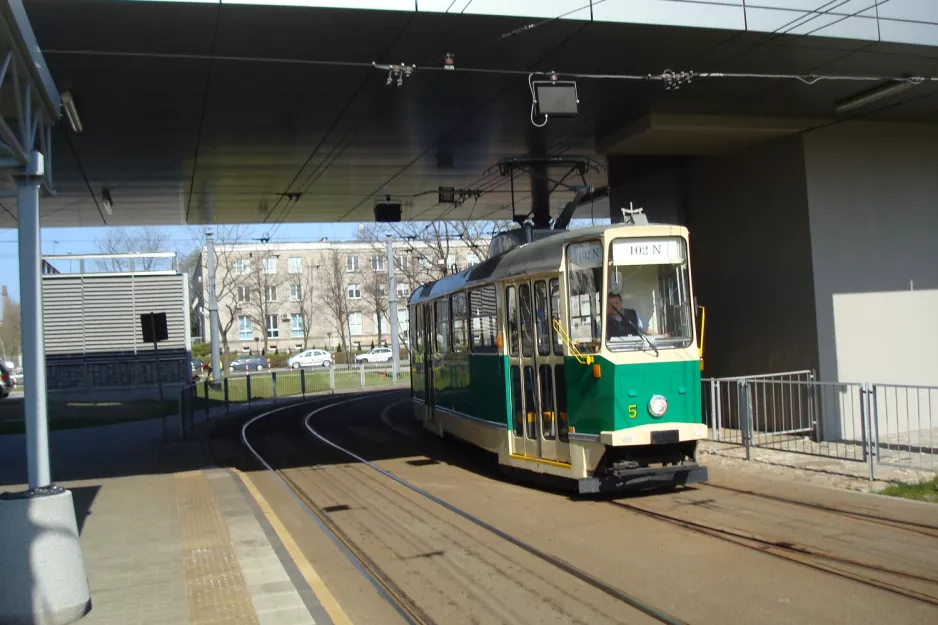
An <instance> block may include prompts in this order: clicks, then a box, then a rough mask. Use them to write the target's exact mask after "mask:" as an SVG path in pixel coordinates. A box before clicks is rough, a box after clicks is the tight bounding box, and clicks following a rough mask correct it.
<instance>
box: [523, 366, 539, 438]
mask: <svg viewBox="0 0 938 625" xmlns="http://www.w3.org/2000/svg"><path fill="white" fill-rule="evenodd" d="M536 388H537V387H536V386H535V385H534V367H525V368H524V412H525V416H526V417H527V424H528V429H527V436H528V438H529V439H531V440H534V439H535V438H537V400H536V399H535V397H534V394H535V393H536V392H537V391H536V390H535V389H536Z"/></svg>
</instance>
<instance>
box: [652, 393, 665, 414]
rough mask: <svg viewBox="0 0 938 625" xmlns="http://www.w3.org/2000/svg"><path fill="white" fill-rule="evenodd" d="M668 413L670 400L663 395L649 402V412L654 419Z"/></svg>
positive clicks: (654, 396) (653, 397)
mask: <svg viewBox="0 0 938 625" xmlns="http://www.w3.org/2000/svg"><path fill="white" fill-rule="evenodd" d="M667 411H668V400H667V399H665V398H664V396H663V395H653V396H652V398H651V399H650V400H649V401H648V412H650V413H651V416H653V417H663V416H664V413H666V412H667Z"/></svg>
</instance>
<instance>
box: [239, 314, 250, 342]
mask: <svg viewBox="0 0 938 625" xmlns="http://www.w3.org/2000/svg"><path fill="white" fill-rule="evenodd" d="M253 337H254V326H253V324H252V323H251V318H250V317H246V316H244V315H239V316H238V340H241V341H250V340H251V339H252V338H253Z"/></svg>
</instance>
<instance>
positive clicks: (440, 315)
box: [436, 298, 449, 354]
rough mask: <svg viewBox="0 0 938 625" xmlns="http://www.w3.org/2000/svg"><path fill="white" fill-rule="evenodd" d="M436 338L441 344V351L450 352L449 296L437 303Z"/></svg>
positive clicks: (442, 352) (443, 352)
mask: <svg viewBox="0 0 938 625" xmlns="http://www.w3.org/2000/svg"><path fill="white" fill-rule="evenodd" d="M436 340H437V341H438V343H439V345H440V349H439V351H440V353H441V354H446V353H448V352H449V298H443V299H442V300H440V301H438V302H437V303H436Z"/></svg>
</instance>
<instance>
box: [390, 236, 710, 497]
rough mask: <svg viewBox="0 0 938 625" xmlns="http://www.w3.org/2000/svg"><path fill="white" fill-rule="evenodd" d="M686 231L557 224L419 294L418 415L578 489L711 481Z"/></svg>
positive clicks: (414, 381)
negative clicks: (700, 451) (704, 450)
mask: <svg viewBox="0 0 938 625" xmlns="http://www.w3.org/2000/svg"><path fill="white" fill-rule="evenodd" d="M693 301H694V299H693V289H692V284H691V272H690V261H689V255H688V234H687V230H686V229H685V228H683V227H679V226H670V225H614V226H603V227H593V228H584V229H579V230H573V231H561V232H559V233H556V234H552V235H551V236H547V237H544V238H541V239H540V240H537V241H534V242H532V243H527V244H525V245H521V246H518V247H515V248H514V249H510V250H509V251H507V252H504V253H502V254H499V255H496V256H493V257H491V258H489V259H488V260H486V261H485V262H483V263H481V264H479V265H476V266H475V267H472V268H470V269H467V270H465V271H463V272H461V273H458V274H454V275H451V276H447V277H445V278H443V279H441V280H438V281H436V282H432V283H429V284H426V285H423V286H422V287H420V288H418V289H417V290H416V291H415V292H414V293H413V295H412V296H411V298H410V302H409V308H410V311H409V312H410V340H411V346H410V347H411V398H412V404H413V414H414V418H415V419H417V420H419V421H420V422H421V423H422V424H423V426H424V427H425V428H426V429H428V430H430V431H432V432H434V433H436V434H438V435H440V436H443V435H444V434H449V435H452V436H456V437H458V438H461V439H464V440H466V441H468V442H470V443H472V444H474V445H476V446H478V447H481V448H483V449H485V450H488V451H490V452H493V453H495V454H497V455H498V462H499V464H500V465H501V466H502V467H503V468H504V469H506V470H508V471H511V472H516V473H518V472H520V473H521V474H522V475H524V476H527V477H531V478H537V479H539V480H542V481H544V480H550V481H557V482H561V483H564V484H569V485H572V486H574V487H575V488H576V489H577V490H578V491H579V492H581V493H597V492H607V491H615V490H624V489H629V488H635V487H639V488H645V487H656V486H673V485H678V484H687V483H691V482H699V481H704V480H706V479H707V470H706V468H705V467H701V466H699V465H698V464H697V462H696V454H697V441H699V440H701V439H704V438H706V434H707V428H706V425H705V424H704V423H703V419H702V411H701V403H700V366H701V360H700V352H699V350H698V347H697V332H698V328H697V327H696V324H695V320H696V315H695V313H696V310H695V308H694V306H693V304H692V303H693Z"/></svg>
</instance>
